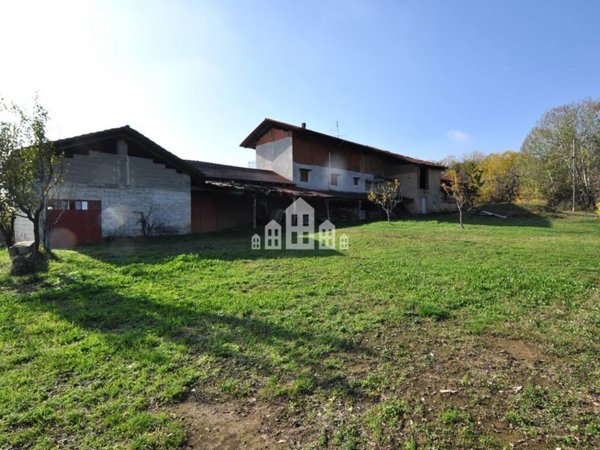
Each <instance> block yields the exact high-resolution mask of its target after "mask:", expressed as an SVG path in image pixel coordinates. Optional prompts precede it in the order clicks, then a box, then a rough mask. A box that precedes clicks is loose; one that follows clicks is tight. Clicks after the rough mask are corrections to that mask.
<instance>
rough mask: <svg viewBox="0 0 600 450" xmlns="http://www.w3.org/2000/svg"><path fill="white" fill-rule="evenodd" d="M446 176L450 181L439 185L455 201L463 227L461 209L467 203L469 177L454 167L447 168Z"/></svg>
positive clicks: (462, 226)
mask: <svg viewBox="0 0 600 450" xmlns="http://www.w3.org/2000/svg"><path fill="white" fill-rule="evenodd" d="M446 177H447V178H449V179H450V183H442V186H441V187H442V189H443V190H444V191H445V192H446V193H447V194H448V195H450V196H451V197H452V198H453V199H454V201H455V202H456V206H457V208H458V218H459V222H460V227H461V228H462V229H464V228H465V225H464V224H463V209H464V208H465V206H466V205H467V204H468V198H469V196H468V192H469V189H470V188H469V186H470V184H471V180H470V177H469V175H468V174H466V173H464V172H463V173H461V172H459V171H457V170H455V169H450V170H448V171H447V172H446Z"/></svg>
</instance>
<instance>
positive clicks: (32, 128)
mask: <svg viewBox="0 0 600 450" xmlns="http://www.w3.org/2000/svg"><path fill="white" fill-rule="evenodd" d="M1 106H2V110H3V111H4V112H5V113H8V114H9V115H10V116H11V119H10V120H6V121H1V122H0V192H1V193H2V197H3V201H4V202H5V203H6V204H7V205H8V206H9V208H12V210H15V211H17V214H20V215H23V216H24V217H26V218H27V219H29V220H30V221H31V223H32V224H33V235H34V250H33V252H34V253H33V257H34V259H37V258H38V257H39V255H40V244H41V243H42V239H41V237H42V230H43V229H44V221H45V210H46V207H47V204H48V200H49V199H50V198H51V197H52V193H53V192H54V191H55V190H56V189H57V187H58V186H59V185H60V184H61V182H62V168H63V155H62V154H61V153H60V152H57V151H56V150H55V148H54V146H53V144H52V142H51V141H50V140H49V139H48V137H47V135H46V124H47V122H48V112H47V111H46V109H45V108H44V107H43V106H42V105H41V104H40V103H39V102H38V100H37V98H36V99H35V102H34V105H33V108H32V110H31V111H24V110H23V109H21V108H19V107H18V106H17V105H15V104H11V105H7V104H6V103H5V102H2V105H1ZM47 250H48V251H49V249H47ZM49 253H51V252H50V251H49Z"/></svg>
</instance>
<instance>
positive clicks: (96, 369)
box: [0, 213, 600, 449]
mask: <svg viewBox="0 0 600 450" xmlns="http://www.w3.org/2000/svg"><path fill="white" fill-rule="evenodd" d="M539 214H540V215H538V216H537V217H513V218H511V219H508V220H500V219H492V218H473V217H467V228H466V229H465V230H464V231H461V229H460V228H459V227H458V225H457V224H456V222H455V218H454V217H451V216H440V217H432V218H428V219H424V220H407V221H399V222H395V223H391V224H387V223H372V224H366V225H360V226H351V227H347V228H345V229H344V230H343V231H344V232H345V233H347V234H348V235H349V237H350V249H349V250H347V251H339V252H326V251H320V252H319V251H317V252H267V251H260V252H252V251H250V250H249V247H250V240H249V237H250V235H251V233H250V232H242V233H232V234H217V235H204V236H188V237H182V238H164V239H153V240H147V241H143V240H128V241H116V242H112V243H107V244H104V245H100V246H93V247H86V248H81V249H78V250H74V251H60V252H58V255H59V257H60V261H58V262H51V263H50V266H49V270H48V272H47V273H42V274H40V275H38V276H37V277H31V278H14V277H10V276H9V275H8V268H9V261H8V256H7V254H6V252H5V251H2V255H1V256H0V448H2V449H4V448H55V447H58V446H60V447H61V448H174V447H180V446H185V445H191V446H196V447H197V448H211V447H221V448H236V447H239V448H260V446H261V445H263V446H264V445H266V446H268V447H276V448H290V447H291V448H295V447H298V448H331V449H342V448H348V449H351V448H457V447H459V448H510V447H509V446H510V444H514V445H516V447H517V448H555V447H561V448H599V447H600V419H599V417H600V294H599V287H600V219H598V218H597V217H594V216H592V215H584V214H554V215H542V214H545V213H539ZM440 391H443V392H440Z"/></svg>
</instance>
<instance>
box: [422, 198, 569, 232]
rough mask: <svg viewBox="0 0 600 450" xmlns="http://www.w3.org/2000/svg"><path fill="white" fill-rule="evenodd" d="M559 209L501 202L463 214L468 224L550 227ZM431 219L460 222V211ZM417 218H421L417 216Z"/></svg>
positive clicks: (425, 217)
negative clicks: (497, 215)
mask: <svg viewBox="0 0 600 450" xmlns="http://www.w3.org/2000/svg"><path fill="white" fill-rule="evenodd" d="M476 210H485V211H490V212H493V213H497V214H502V215H505V216H508V217H507V218H506V219H501V218H498V217H494V216H485V215H480V214H478V213H477V211H476ZM559 216H560V213H559V212H557V211H554V212H551V211H549V210H545V209H543V208H541V207H529V206H528V207H523V206H519V205H514V204H510V203H499V204H490V205H482V206H478V207H477V208H475V210H473V211H467V212H465V213H464V215H463V222H464V223H465V225H466V226H468V225H489V226H499V227H535V228H549V227H551V226H552V225H551V222H550V220H549V217H559ZM429 218H430V219H435V220H437V221H438V222H440V223H456V224H458V223H459V219H458V213H453V214H436V215H432V216H429ZM422 219H423V220H427V219H428V217H427V216H423V218H422ZM416 220H421V217H417V218H416Z"/></svg>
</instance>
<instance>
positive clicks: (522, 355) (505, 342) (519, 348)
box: [492, 338, 544, 363]
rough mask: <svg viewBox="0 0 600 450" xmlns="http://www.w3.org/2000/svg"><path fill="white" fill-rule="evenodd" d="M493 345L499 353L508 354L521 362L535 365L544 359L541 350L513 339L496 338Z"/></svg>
mask: <svg viewBox="0 0 600 450" xmlns="http://www.w3.org/2000/svg"><path fill="white" fill-rule="evenodd" d="M492 343H495V344H496V345H497V346H498V348H499V349H500V351H501V352H503V353H508V354H509V355H511V356H512V357H513V358H516V359H518V360H521V361H527V362H531V363H535V362H538V361H542V360H543V359H544V354H543V353H542V351H541V350H539V349H538V348H536V347H534V346H533V345H531V344H528V343H526V342H523V341H519V340H515V339H505V338H498V339H496V341H495V342H494V341H492Z"/></svg>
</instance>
